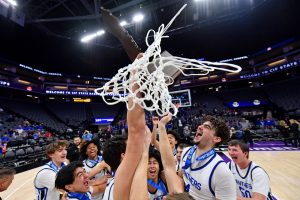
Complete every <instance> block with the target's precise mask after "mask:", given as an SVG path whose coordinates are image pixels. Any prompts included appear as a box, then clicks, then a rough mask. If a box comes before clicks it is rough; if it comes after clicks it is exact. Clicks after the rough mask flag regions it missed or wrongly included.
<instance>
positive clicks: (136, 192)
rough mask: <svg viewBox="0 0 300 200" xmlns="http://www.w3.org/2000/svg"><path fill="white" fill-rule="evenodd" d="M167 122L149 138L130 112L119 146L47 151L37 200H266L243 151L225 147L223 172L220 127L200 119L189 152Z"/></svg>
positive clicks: (223, 128) (88, 143) (87, 142)
mask: <svg viewBox="0 0 300 200" xmlns="http://www.w3.org/2000/svg"><path fill="white" fill-rule="evenodd" d="M171 120H172V117H171V116H170V115H168V116H165V117H163V118H161V119H159V118H158V117H153V118H152V127H153V130H152V132H153V133H152V134H151V133H150V130H149V129H148V128H147V127H145V122H146V121H145V114H144V111H142V109H140V110H139V109H137V110H133V111H129V112H128V115H127V124H128V138H126V139H125V138H123V137H121V138H114V139H110V140H108V141H107V142H106V145H104V146H103V147H102V148H101V147H100V145H99V142H100V141H99V140H98V139H92V138H91V137H87V136H88V134H89V133H88V132H86V133H85V134H83V135H82V137H79V136H75V137H74V142H73V144H71V145H69V144H68V142H67V141H63V140H58V141H55V142H53V143H51V144H49V145H47V148H46V154H47V155H48V156H49V158H50V159H51V161H50V162H48V163H47V164H46V165H44V166H43V167H42V169H41V170H40V171H39V172H38V173H37V175H36V177H35V180H34V187H35V190H36V199H38V200H40V199H53V200H56V199H57V200H58V199H105V200H109V199H116V200H117V199H151V200H154V199H163V198H164V199H230V200H231V199H245V198H246V199H247V198H253V199H272V196H271V191H270V180H269V177H268V175H267V173H266V172H265V171H264V170H263V169H262V168H260V167H259V166H258V165H256V164H255V163H253V162H251V161H250V160H249V147H248V145H247V144H245V143H243V142H242V141H240V140H233V141H231V142H229V144H228V145H229V147H228V149H229V155H230V156H231V158H232V162H230V163H229V164H228V165H226V164H225V162H224V161H223V160H222V158H221V157H220V156H219V155H218V154H217V153H216V152H215V150H214V149H215V147H217V146H218V145H219V144H221V143H222V142H225V141H227V140H228V139H229V138H230V131H229V128H228V126H227V125H226V124H225V123H224V122H222V121H220V120H219V119H217V118H215V117H206V118H204V119H203V120H202V123H201V124H200V125H199V126H198V127H197V130H196V133H195V136H194V144H195V145H193V146H188V145H186V144H178V143H179V139H178V136H177V133H176V132H174V131H167V130H166V127H167V124H168V123H169V122H170V121H171ZM156 134H158V135H159V141H158V140H157V137H156ZM82 138H84V140H83V139H82ZM186 146H188V147H186ZM176 147H177V149H176ZM5 170H6V171H5ZM7 170H9V169H7V168H3V169H1V172H0V180H1V191H3V190H5V189H6V188H7V187H8V185H9V183H10V182H11V181H12V177H13V175H14V173H13V172H12V173H10V174H8V173H7Z"/></svg>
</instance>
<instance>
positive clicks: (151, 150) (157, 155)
mask: <svg viewBox="0 0 300 200" xmlns="http://www.w3.org/2000/svg"><path fill="white" fill-rule="evenodd" d="M150 158H155V160H157V162H158V165H159V172H158V176H160V175H161V172H162V171H163V170H164V167H163V164H162V161H161V156H160V152H159V151H158V150H156V149H154V148H149V160H150ZM174 162H175V161H174Z"/></svg>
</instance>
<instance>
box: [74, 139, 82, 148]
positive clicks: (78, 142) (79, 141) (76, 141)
mask: <svg viewBox="0 0 300 200" xmlns="http://www.w3.org/2000/svg"><path fill="white" fill-rule="evenodd" d="M80 143H81V139H80V137H76V138H74V144H75V145H76V146H78V145H80Z"/></svg>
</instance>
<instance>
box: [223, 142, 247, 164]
mask: <svg viewBox="0 0 300 200" xmlns="http://www.w3.org/2000/svg"><path fill="white" fill-rule="evenodd" d="M228 153H229V156H230V157H231V159H232V161H233V162H234V163H236V164H240V163H242V162H244V161H245V160H247V159H248V158H247V156H248V153H247V152H243V151H242V149H241V147H240V146H239V145H237V146H228Z"/></svg>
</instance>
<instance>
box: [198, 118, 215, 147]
mask: <svg viewBox="0 0 300 200" xmlns="http://www.w3.org/2000/svg"><path fill="white" fill-rule="evenodd" d="M215 133H216V131H215V130H214V129H213V127H212V125H211V123H210V122H209V121H206V122H204V123H203V124H201V125H199V126H198V128H197V131H196V135H195V137H194V143H195V144H197V145H202V146H203V145H209V146H211V147H213V146H214V145H215V143H217V142H218V141H220V140H221V138H220V137H217V136H215Z"/></svg>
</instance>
